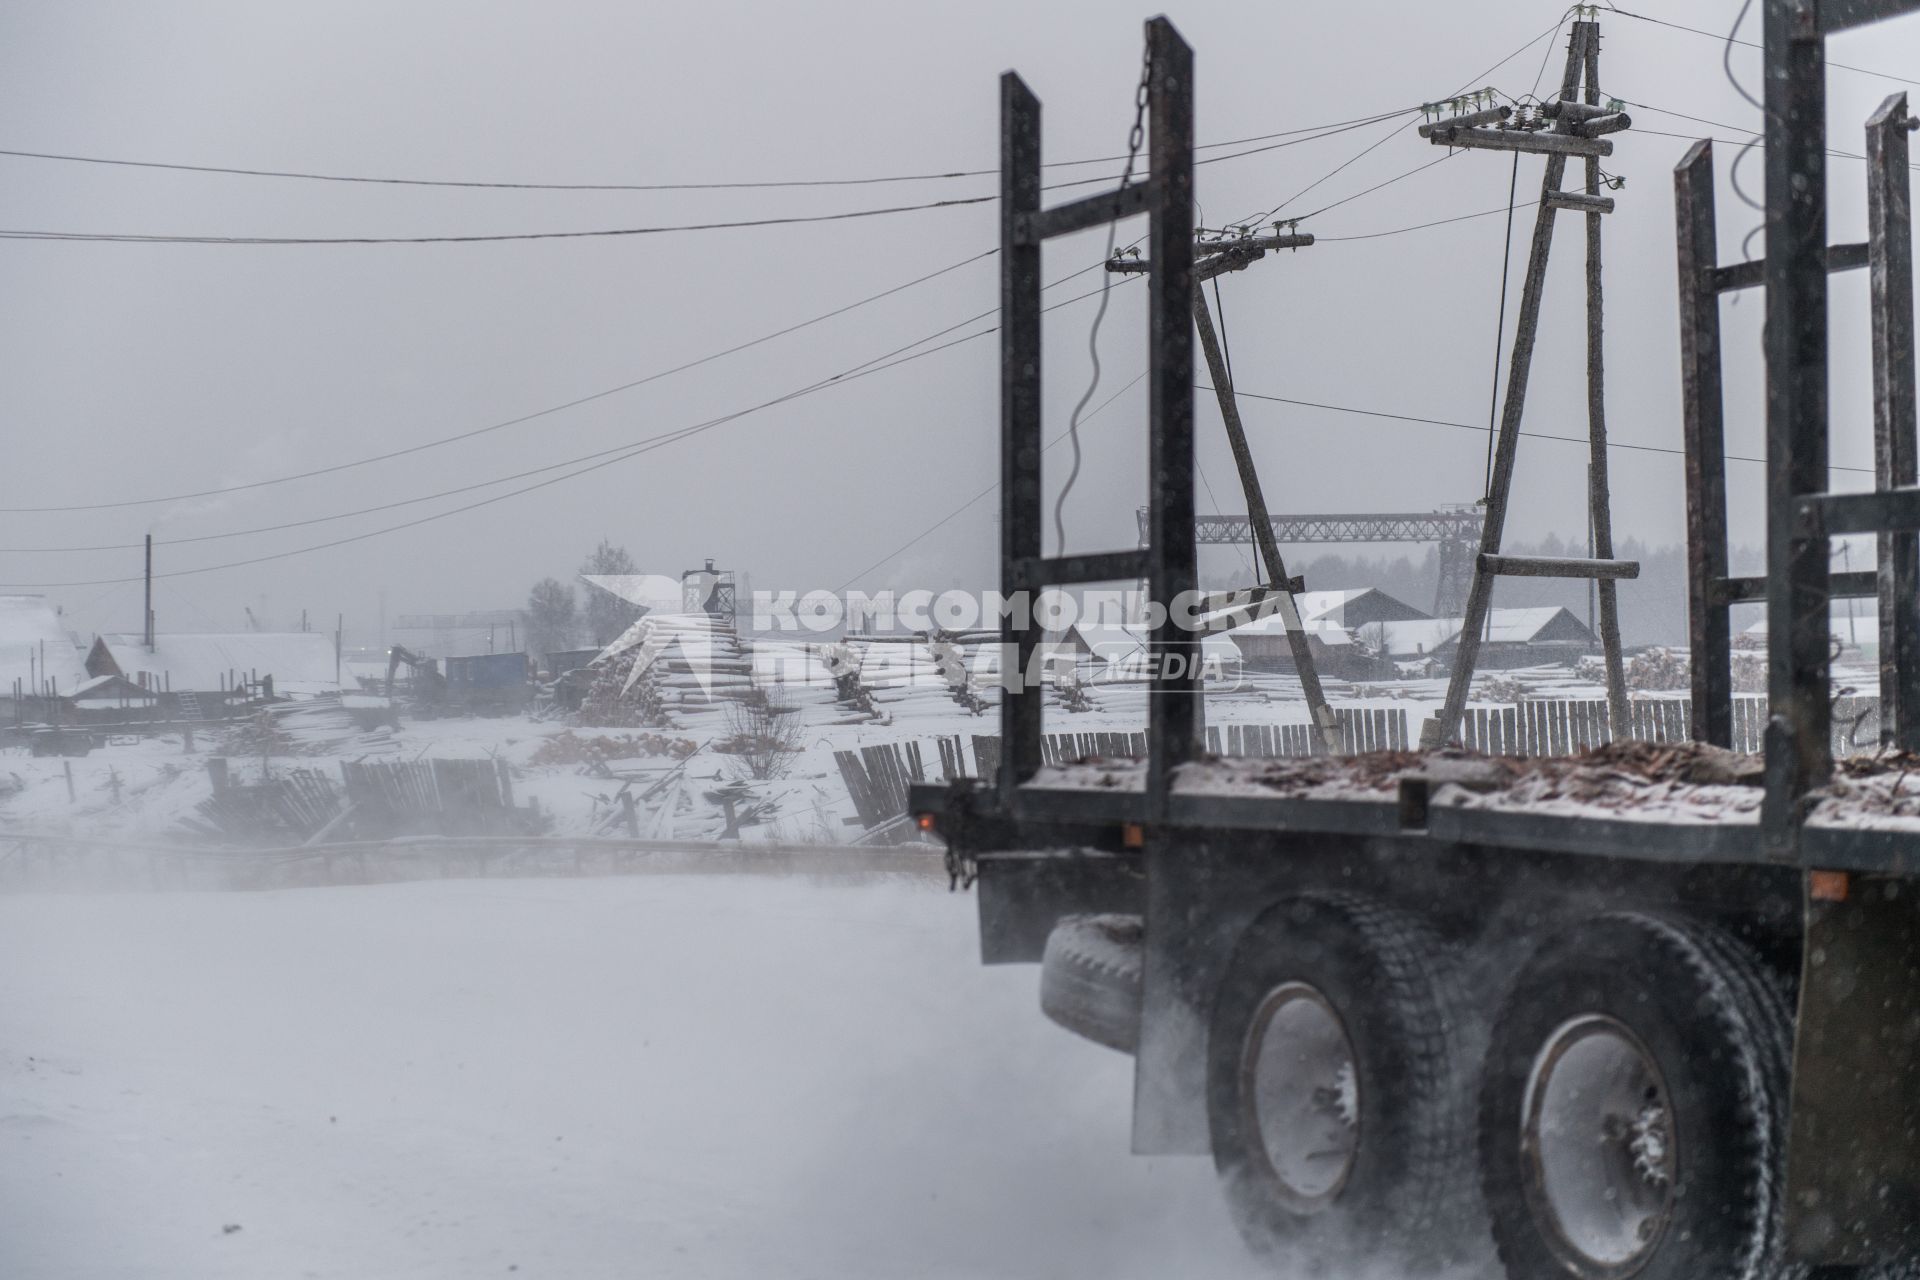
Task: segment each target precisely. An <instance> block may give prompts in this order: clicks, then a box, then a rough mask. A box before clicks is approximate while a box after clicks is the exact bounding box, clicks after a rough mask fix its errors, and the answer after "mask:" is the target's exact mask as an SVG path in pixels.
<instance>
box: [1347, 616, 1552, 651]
mask: <svg viewBox="0 0 1920 1280" xmlns="http://www.w3.org/2000/svg"><path fill="white" fill-rule="evenodd" d="M1562 614H1566V616H1567V617H1568V618H1572V617H1573V615H1572V614H1570V613H1567V610H1566V609H1564V608H1562V607H1561V606H1559V605H1536V606H1531V607H1528V608H1524V609H1513V608H1509V609H1494V610H1491V615H1492V616H1491V617H1490V618H1489V619H1488V623H1487V632H1486V640H1487V641H1488V643H1491V644H1527V643H1529V642H1530V641H1533V640H1535V639H1537V638H1538V637H1539V635H1540V633H1541V632H1543V631H1545V630H1546V629H1547V628H1548V627H1549V626H1551V625H1552V624H1553V623H1554V622H1555V621H1557V620H1558V619H1559V617H1560V615H1562ZM1463 621H1464V619H1461V618H1421V619H1417V620H1412V621H1407V622H1374V623H1369V624H1368V625H1367V626H1365V627H1362V628H1361V629H1360V638H1361V639H1362V640H1363V641H1370V640H1371V639H1372V638H1373V632H1374V628H1376V627H1377V628H1379V629H1380V634H1381V636H1382V637H1383V638H1384V639H1385V642H1386V647H1387V652H1388V653H1390V654H1394V655H1396V656H1402V655H1409V654H1418V653H1432V652H1433V651H1434V650H1435V649H1438V648H1439V647H1440V646H1442V645H1444V644H1447V643H1448V642H1449V641H1452V640H1454V639H1457V638H1458V637H1459V635H1460V626H1461V623H1462V622H1463Z"/></svg>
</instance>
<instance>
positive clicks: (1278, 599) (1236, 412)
mask: <svg viewBox="0 0 1920 1280" xmlns="http://www.w3.org/2000/svg"><path fill="white" fill-rule="evenodd" d="M1312 243H1313V237H1312V236H1311V235H1308V234H1306V233H1304V232H1298V231H1294V230H1292V229H1291V228H1290V227H1289V226H1288V225H1287V224H1285V223H1276V224H1275V226H1274V229H1273V234H1272V235H1269V236H1244V235H1243V236H1240V237H1239V238H1237V239H1233V240H1201V241H1198V242H1197V243H1196V244H1195V245H1194V268H1193V324H1194V328H1195V330H1196V331H1197V332H1198V334H1199V336H1200V349H1201V352H1202V353H1203V354H1204V355H1205V357H1206V361H1207V374H1208V376H1209V377H1210V378H1211V379H1212V380H1213V391H1214V396H1215V398H1216V399H1217V400H1218V401H1219V404H1220V420H1221V421H1222V422H1223V423H1225V424H1226V430H1227V446H1228V448H1229V449H1231V450H1232V452H1233V465H1234V468H1235V470H1237V471H1238V472H1239V474H1240V487H1241V489H1242V490H1243V491H1244V492H1245V494H1246V499H1247V519H1248V522H1249V523H1250V524H1251V525H1252V526H1253V537H1254V541H1255V543H1256V544H1257V545H1258V547H1259V551H1260V559H1261V562H1262V565H1263V567H1264V568H1265V570H1266V579H1267V580H1266V584H1265V585H1264V586H1258V587H1256V588H1255V589H1254V592H1253V595H1252V599H1251V600H1250V602H1249V603H1250V606H1251V607H1252V609H1253V614H1252V619H1251V620H1257V619H1260V618H1265V617H1268V616H1271V615H1272V614H1275V613H1277V614H1279V615H1280V618H1281V621H1282V624H1283V625H1284V626H1285V627H1286V631H1287V649H1288V652H1289V653H1290V654H1291V655H1292V657H1293V669H1294V671H1295V673H1296V674H1297V675H1298V676H1299V677H1300V692H1301V695H1302V696H1303V697H1305V699H1306V702H1307V714H1308V715H1309V716H1310V717H1311V718H1312V721H1313V726H1314V731H1315V732H1316V733H1317V734H1318V735H1319V737H1320V741H1321V744H1322V745H1323V746H1324V747H1325V748H1326V750H1327V753H1328V754H1329V755H1333V754H1338V753H1339V752H1340V751H1341V750H1342V744H1341V739H1340V722H1339V720H1338V719H1337V718H1336V717H1335V716H1334V714H1333V708H1332V707H1330V706H1328V705H1327V696H1326V693H1325V692H1324V691H1323V690H1322V689H1321V687H1320V672H1319V669H1318V668H1317V667H1316V666H1315V665H1314V661H1313V649H1312V646H1311V644H1310V643H1309V642H1308V640H1307V633H1306V628H1305V626H1304V625H1303V624H1302V622H1301V619H1300V608H1299V606H1298V604H1296V603H1295V601H1294V598H1293V597H1294V593H1295V592H1296V591H1299V590H1300V589H1301V586H1302V584H1300V583H1299V582H1298V581H1297V580H1296V579H1293V578H1291V577H1289V576H1288V574H1287V566H1286V561H1285V560H1283V559H1282V558H1281V555H1280V544H1279V542H1278V541H1277V540H1276V539H1275V538H1274V536H1273V518H1272V517H1271V516H1270V515H1269V514H1268V513H1267V500H1266V497H1265V495H1264V494H1263V493H1262V492H1261V488H1260V473H1259V472H1258V471H1257V470H1255V468H1254V465H1253V451H1252V450H1251V449H1250V448H1249V447H1248V445H1247V433H1246V428H1245V427H1244V426H1243V425H1242V423H1241V421H1240V404H1239V401H1238V399H1237V398H1236V397H1235V396H1234V393H1233V377H1232V375H1231V374H1230V373H1229V372H1228V371H1227V361H1226V354H1225V352H1224V351H1223V350H1222V349H1221V346H1220V337H1219V334H1218V333H1216V332H1215V330H1214V327H1213V312H1212V310H1211V309H1210V308H1209V307H1208V306H1207V297H1206V293H1205V292H1204V290H1205V285H1206V282H1207V281H1209V280H1212V279H1215V278H1216V277H1218V276H1221V275H1224V274H1226V273H1227V272H1229V271H1241V270H1244V269H1245V268H1246V267H1247V266H1248V265H1249V264H1251V263H1253V262H1256V261H1258V260H1259V259H1260V258H1263V257H1265V256H1266V255H1267V253H1268V251H1269V250H1273V249H1303V248H1305V247H1307V246H1308V245H1310V244H1312ZM1147 269H1148V266H1147V264H1146V263H1144V262H1140V261H1137V260H1131V259H1123V258H1116V259H1115V260H1113V261H1112V262H1109V263H1108V264H1107V270H1109V271H1114V272H1122V273H1125V272H1137V271H1145V270H1147Z"/></svg>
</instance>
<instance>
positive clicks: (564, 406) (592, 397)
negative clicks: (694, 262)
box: [0, 248, 1091, 515]
mask: <svg viewBox="0 0 1920 1280" xmlns="http://www.w3.org/2000/svg"><path fill="white" fill-rule="evenodd" d="M998 252H1000V251H999V249H997V248H995V249H988V250H987V251H986V252H984V253H976V254H974V255H973V256H972V257H970V258H964V259H962V260H961V261H959V262H956V263H953V264H952V265H950V266H945V267H941V268H940V269H939V270H937V271H930V272H928V273H927V274H926V275H923V276H918V277H916V278H914V279H912V280H908V281H906V282H905V283H903V284H897V285H894V286H892V287H891V288H888V289H883V290H881V291H880V292H879V293H873V294H868V295H867V296H866V297H864V298H861V299H859V300H857V301H855V302H849V303H847V304H846V305H844V306H840V307H836V308H834V309H833V310H831V311H823V312H821V313H820V314H819V315H816V316H813V317H811V318H809V319H806V320H802V321H800V322H799V323H797V324H791V325H788V326H786V327H785V328H783V329H776V330H774V331H773V332H771V333H766V334H762V335H761V336H760V337H757V338H752V339H749V340H748V341H746V342H741V343H736V344H735V345H733V346H731V347H727V348H725V349H724V350H721V351H715V352H713V353H711V354H709V355H704V356H701V357H700V358H698V359H696V360H688V361H686V362H684V363H682V364H677V365H674V366H673V367H672V368H668V369H661V370H659V371H658V372H655V373H650V374H648V375H646V376H645V377H643V378H635V379H634V380H632V381H631V382H623V383H621V384H620V385H618V386H615V387H607V388H604V389H603V390H600V391H594V392H590V393H589V394H587V395H583V396H576V397H575V398H573V399H571V400H566V401H563V402H561V403H560V404H555V405H548V406H547V407H546V408H543V409H535V410H533V411H532V412H531V413H524V414H521V415H520V416H518V417H515V418H508V419H506V420H504V421H501V422H494V423H490V424H488V425H487V426H484V427H475V428H473V429H471V430H468V431H461V432H457V433H455V434H454V435H450V436H442V437H440V438H439V439H437V440H428V441H424V442H422V443H420V444H416V445H409V446H407V447H406V448H404V449H393V450H390V451H388V452H386V453H377V454H373V455H371V456H369V457H365V458H356V459H354V460H353V461H351V462H339V463H334V464H333V465H331V466H325V467H315V468H313V469H312V470H309V471H299V472H295V473H293V474H291V475H284V476H274V477H272V478H270V479H266V480H250V481H248V482H246V483H244V484H234V485H225V486H223V487H221V488H217V489H201V490H197V491H195V492H193V493H175V494H167V495H165V496H163V497H157V498H129V499H126V500H123V501H118V502H89V503H76V504H70V505H66V506H47V507H0V515H24V514H43V513H51V512H68V511H107V510H114V509H117V508H122V507H143V506H153V505H156V504H159V503H166V502H186V501H189V500H191V499H194V498H211V497H217V496H219V495H222V494H229V493H240V492H243V491H245V490H248V489H262V488H266V487H268V486H271V485H278V484H289V483H292V482H293V481H296V480H308V479H312V478H313V477H315V476H325V475H332V474H334V473H336V472H340V471H349V470H352V469H353V468H355V467H364V466H370V465H371V464H373V463H376V462H388V461H391V460H392V459H394V458H404V457H406V456H407V455H409V454H414V453H422V452H425V451H426V450H428V449H437V448H440V447H442V446H444V445H449V444H457V443H459V442H460V441H462V440H471V439H473V438H475V437H476V436H483V435H487V434H489V433H491V432H495V431H502V430H505V429H507V428H509V427H516V426H520V425H522V424H524V423H528V422H533V421H535V420H537V419H540V418H545V417H550V416H552V415H553V414H556V413H561V412H564V411H565V410H568V409H574V408H578V407H579V406H581V405H583V404H591V403H592V402H593V401H596V400H604V399H606V398H607V397H608V396H612V395H617V394H619V393H620V392H623V391H631V390H633V389H634V388H636V387H643V386H645V385H647V384H648V383H650V382H658V381H660V380H661V379H663V378H667V377H671V376H672V375H674V374H677V373H684V372H686V371H687V370H689V369H696V368H698V367H700V366H701V365H704V364H711V363H712V362H713V361H715V360H719V359H721V358H723V357H725V356H730V355H733V354H735V353H736V352H740V351H745V350H747V349H748V348H750V347H757V346H760V345H762V344H763V343H767V342H771V341H773V340H774V339H776V338H783V337H785V336H787V335H788V334H790V333H797V332H799V331H800V330H802V329H805V328H809V327H811V326H813V325H816V324H820V323H821V322H823V321H826V320H831V319H833V318H834V317H835V316H841V315H845V314H846V313H847V312H849V311H853V310H855V309H856V308H859V307H864V306H866V305H868V304H869V303H873V302H878V301H880V300H881V299H883V298H888V297H891V296H893V295H894V294H896V293H901V292H904V291H905V290H907V289H911V288H913V287H914V286H915V285H920V284H925V283H926V282H927V281H929V280H935V279H938V278H939V277H941V276H944V275H947V274H949V273H951V272H954V271H958V270H959V269H960V268H962V267H967V266H971V265H972V264H974V263H976V262H978V261H980V260H981V259H983V258H990V257H992V256H993V255H994V254H996V253H998ZM1089 270H1091V268H1089ZM1076 274H1085V273H1084V272H1079V273H1076ZM1072 278H1073V277H1072V276H1064V277H1062V278H1061V279H1060V280H1056V281H1054V282H1053V284H1052V285H1048V286H1047V287H1048V288H1052V287H1054V285H1059V284H1062V283H1064V282H1065V281H1066V280H1070V279H1072ZM990 314H992V313H991V312H982V313H981V315H982V316H985V315H990ZM979 318H980V317H979V316H976V317H973V318H972V319H979ZM962 323H963V324H968V323H972V320H971V319H970V320H967V321H962ZM934 336H935V337H939V336H940V335H939V334H935V335H934Z"/></svg>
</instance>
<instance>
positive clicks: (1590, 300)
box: [1420, 20, 1640, 747]
mask: <svg viewBox="0 0 1920 1280" xmlns="http://www.w3.org/2000/svg"><path fill="white" fill-rule="evenodd" d="M1599 66H1600V24H1599V23H1598V22H1595V21H1592V20H1583V21H1578V22H1575V23H1574V24H1573V32H1572V35H1571V36H1570V37H1569V40H1568V45H1567V64H1566V71H1565V74H1564V75H1563V76H1562V78H1561V83H1560V92H1559V94H1558V95H1557V97H1556V98H1555V99H1554V100H1553V101H1551V102H1548V103H1545V104H1542V105H1541V106H1539V107H1538V108H1522V110H1521V111H1520V112H1519V114H1518V118H1516V116H1515V112H1514V111H1513V109H1512V108H1510V107H1505V106H1498V107H1494V106H1481V104H1474V103H1472V102H1471V101H1470V100H1467V101H1461V102H1458V103H1456V104H1455V105H1456V106H1457V107H1458V108H1461V109H1462V113H1461V114H1458V115H1455V116H1454V117H1452V118H1447V119H1440V120H1438V121H1430V122H1429V123H1427V124H1423V125H1422V126H1421V127H1420V132H1421V134H1422V135H1423V136H1425V137H1426V138H1427V139H1428V140H1429V141H1430V142H1432V143H1433V144H1435V145H1436V146H1448V147H1469V148H1479V149H1485V150H1503V151H1518V152H1528V153H1532V154H1538V155H1544V156H1546V158H1547V162H1546V173H1545V175H1544V177H1543V178H1542V180H1541V186H1540V211H1539V214H1538V215H1537V217H1536V220H1535V222H1534V228H1533V246H1532V250H1531V252H1530V253H1529V255H1528V258H1527V273H1526V277H1525V280H1524V283H1523V284H1522V286H1521V291H1520V313H1519V318H1518V321H1517V323H1516V326H1515V330H1514V336H1513V353H1512V355H1511V357H1510V358H1509V360H1508V362H1507V389H1506V399H1505V401H1504V403H1503V406H1502V409H1501V415H1500V426H1499V434H1498V436H1497V437H1496V440H1495V443H1494V455H1493V469H1492V474H1491V477H1490V478H1489V482H1488V485H1487V496H1486V512H1487V514H1486V523H1485V525H1484V527H1483V529H1482V531H1481V537H1480V554H1479V555H1478V557H1476V559H1475V561H1474V568H1473V584H1472V586H1471V588H1470V589H1469V590H1468V593H1467V609H1466V616H1465V618H1464V619H1463V620H1462V622H1461V626H1460V639H1459V649H1458V651H1457V652H1456V654H1455V657H1454V664H1453V675H1452V678H1451V680H1449V682H1448V684H1447V700H1446V703H1445V705H1444V706H1443V707H1442V708H1441V711H1440V714H1439V715H1438V716H1437V717H1435V718H1433V719H1430V720H1428V721H1427V723H1426V726H1425V727H1424V729H1423V730H1422V732H1421V745H1423V746H1427V747H1437V746H1440V745H1442V744H1443V743H1445V742H1447V741H1448V740H1450V739H1451V738H1452V737H1453V736H1454V734H1455V732H1456V731H1457V730H1458V728H1459V725H1460V718H1461V715H1462V714H1463V713H1464V712H1465V710H1466V704H1467V695H1468V693H1469V691H1470V689H1471V687H1472V684H1473V675H1474V669H1475V668H1476V666H1477V665H1478V663H1479V658H1480V645H1481V641H1482V639H1483V638H1484V636H1485V633H1486V630H1487V624H1488V620H1489V618H1490V617H1491V614H1492V605H1493V583H1494V579H1495V578H1496V577H1499V576H1501V575H1509V576H1517V577H1534V578H1585V579H1588V580H1591V581H1594V582H1597V584H1598V592H1599V605H1600V645H1601V650H1602V652H1603V654H1604V655H1605V661H1606V669H1607V709H1608V713H1609V714H1608V719H1609V721H1610V722H1611V728H1612V737H1613V738H1614V740H1616V741H1618V740H1621V739H1624V738H1625V737H1626V736H1627V733H1628V724H1627V711H1628V708H1627V691H1626V676H1625V671H1624V668H1623V664H1622V662H1621V656H1620V619H1619V606H1618V596H1617V593H1616V586H1615V584H1616V583H1617V582H1618V581H1619V580H1620V579H1622V578H1636V577H1638V576H1639V575H1640V566H1639V564H1638V563H1636V562H1633V561H1626V560H1615V559H1614V558H1613V520H1612V515H1611V510H1610V507H1611V499H1610V497H1609V488H1608V478H1607V427H1606V407H1605V395H1604V383H1605V369H1604V365H1603V363H1602V358H1601V339H1602V333H1603V323H1602V321H1603V313H1602V310H1601V292H1600V219H1601V218H1602V217H1603V216H1605V215H1606V214H1609V213H1611V212H1613V200H1612V199H1611V198H1610V197H1607V196H1603V195H1601V194H1600V187H1601V177H1600V158H1601V157H1602V156H1608V155H1612V154H1613V144H1612V143H1611V142H1609V141H1607V139H1606V137H1605V136H1604V135H1606V134H1609V133H1615V132H1618V131H1619V130H1622V129H1625V128H1627V127H1629V126H1630V125H1631V124H1632V121H1631V120H1630V119H1629V118H1628V117H1627V115H1626V114H1625V113H1624V112H1622V111H1619V110H1617V109H1613V108H1609V107H1607V106H1603V105H1601V98H1600V80H1599ZM1583 89H1584V94H1583V93H1582V90H1583ZM1470 105H1474V106H1481V109H1479V110H1474V111H1465V110H1464V108H1466V107H1467V106H1470ZM1616 107H1617V104H1616ZM1569 156H1580V157H1583V158H1584V159H1585V160H1586V165H1587V174H1586V179H1587V180H1586V191H1585V192H1584V193H1580V192H1569V191H1564V190H1562V189H1561V183H1562V181H1563V179H1564V178H1565V175H1566V166H1567V159H1568V157H1569ZM1563 212H1564V213H1583V214H1585V215H1586V223H1587V225H1586V231H1587V430H1588V448H1589V452H1588V465H1587V516H1588V534H1589V536H1590V537H1591V538H1592V540H1593V554H1592V556H1591V557H1589V558H1586V559H1571V558H1569V559H1559V558H1549V557H1544V556H1508V555H1502V554H1501V551H1500V543H1501V537H1502V534H1503V533H1504V531H1505V526H1506V517H1507V504H1508V499H1509V498H1510V496H1511V494H1512V490H1513V469H1514V459H1515V454H1516V452H1517V450H1518V446H1519V443H1520V420H1521V416H1522V414H1523V412H1524V410H1525V408H1526V399H1527V377H1528V374H1529V373H1530V372H1531V370H1532V365H1533V347H1534V339H1535V335H1536V334H1537V332H1538V329H1539V324H1540V300H1541V295H1542V293H1543V292H1544V289H1545V285H1546V275H1547V255H1548V253H1549V251H1550V250H1551V249H1552V247H1553V224H1554V219H1555V218H1557V217H1558V216H1559V215H1560V214H1561V213H1563Z"/></svg>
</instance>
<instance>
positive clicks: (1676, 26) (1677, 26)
mask: <svg viewBox="0 0 1920 1280" xmlns="http://www.w3.org/2000/svg"><path fill="white" fill-rule="evenodd" d="M1607 12H1608V13H1617V14H1619V15H1620V16H1621V17H1623V18H1636V19H1638V20H1639V21H1641V22H1651V23H1652V24H1653V25H1655V26H1657V27H1671V28H1673V30H1675V31H1686V32H1689V33H1691V34H1693V35H1696V36H1705V37H1707V38H1708V39H1709V40H1713V41H1715V42H1717V43H1721V44H1738V45H1745V46H1746V47H1747V48H1749V49H1765V48H1766V45H1764V44H1761V43H1760V42H1759V41H1757V40H1738V39H1735V38H1734V37H1732V36H1730V35H1728V34H1726V33H1725V32H1720V31H1706V30H1703V29H1701V28H1699V27H1689V26H1685V25H1683V24H1681V23H1678V22H1668V21H1667V20H1666V19H1665V18H1654V17H1649V16H1648V15H1646V14H1644V13H1634V12H1633V11H1632V10H1630V9H1618V8H1615V7H1614V6H1613V5H1611V4H1609V5H1608V6H1607ZM1826 65H1827V66H1828V67H1830V68H1832V69H1833V70H1836V71H1852V72H1856V73H1858V74H1860V75H1863V76H1877V77H1878V78H1880V79H1882V80H1891V81H1893V82H1894V83H1895V84H1910V85H1920V80H1911V79H1908V78H1907V77H1906V76H1896V75H1892V74H1890V73H1889V72H1885V71H1875V70H1873V69H1872V68H1870V67H1855V66H1851V65H1849V64H1847V63H1844V62H1834V61H1832V60H1828V62H1827V64H1826Z"/></svg>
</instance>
